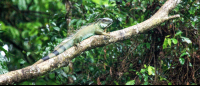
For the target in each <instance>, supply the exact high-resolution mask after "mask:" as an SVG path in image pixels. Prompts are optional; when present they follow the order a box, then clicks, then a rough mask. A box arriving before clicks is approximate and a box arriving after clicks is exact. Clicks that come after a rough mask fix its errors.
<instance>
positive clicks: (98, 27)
mask: <svg viewBox="0 0 200 86" xmlns="http://www.w3.org/2000/svg"><path fill="white" fill-rule="evenodd" d="M112 22H113V20H112V19H110V18H100V19H98V20H97V21H96V22H95V23H92V24H90V25H87V26H84V27H82V28H81V29H80V30H78V31H77V32H76V34H75V35H74V36H73V37H72V38H69V39H66V40H64V41H62V42H61V43H60V44H59V45H58V46H56V47H55V49H54V51H53V52H52V53H50V54H48V55H47V56H45V57H43V58H42V59H40V60H39V61H37V62H36V63H34V64H33V65H35V64H39V63H41V62H43V61H45V60H48V59H50V58H52V57H54V56H57V55H59V54H61V53H62V52H64V51H65V50H67V49H69V48H70V47H72V46H74V45H77V44H78V43H80V42H81V41H83V40H84V39H86V38H88V37H90V36H93V35H107V36H109V34H107V33H106V32H104V30H103V29H104V28H106V27H108V26H109V25H110V24H112Z"/></svg>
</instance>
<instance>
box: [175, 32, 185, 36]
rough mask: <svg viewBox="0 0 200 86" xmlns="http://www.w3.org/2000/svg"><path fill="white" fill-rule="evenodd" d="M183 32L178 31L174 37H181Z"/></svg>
mask: <svg viewBox="0 0 200 86" xmlns="http://www.w3.org/2000/svg"><path fill="white" fill-rule="evenodd" d="M182 33H183V32H182V31H178V32H177V33H176V34H175V36H178V35H181V34H182Z"/></svg>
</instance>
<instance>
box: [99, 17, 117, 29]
mask: <svg viewBox="0 0 200 86" xmlns="http://www.w3.org/2000/svg"><path fill="white" fill-rule="evenodd" d="M112 22H113V20H112V19H110V18H99V19H98V20H97V22H96V23H97V24H99V26H100V27H101V28H106V27H109V26H110V25H111V24H112Z"/></svg>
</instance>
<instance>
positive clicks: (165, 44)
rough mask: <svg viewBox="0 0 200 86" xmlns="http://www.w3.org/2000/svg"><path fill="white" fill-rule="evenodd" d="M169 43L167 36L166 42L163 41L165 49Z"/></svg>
mask: <svg viewBox="0 0 200 86" xmlns="http://www.w3.org/2000/svg"><path fill="white" fill-rule="evenodd" d="M167 44H168V40H167V38H165V40H164V43H163V49H165V48H166V47H167Z"/></svg>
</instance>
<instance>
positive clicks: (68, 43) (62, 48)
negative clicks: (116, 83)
mask: <svg viewBox="0 0 200 86" xmlns="http://www.w3.org/2000/svg"><path fill="white" fill-rule="evenodd" d="M73 41H74V39H73V38H71V39H69V40H68V41H66V42H65V44H63V45H58V48H57V49H55V50H54V51H53V52H52V53H50V54H49V55H47V56H45V57H43V58H42V59H40V60H39V61H37V62H35V63H34V64H33V65H35V64H39V63H41V62H43V61H46V60H48V59H50V58H52V57H54V56H57V55H59V54H61V53H62V52H64V51H65V50H67V49H69V48H70V47H72V46H73Z"/></svg>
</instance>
